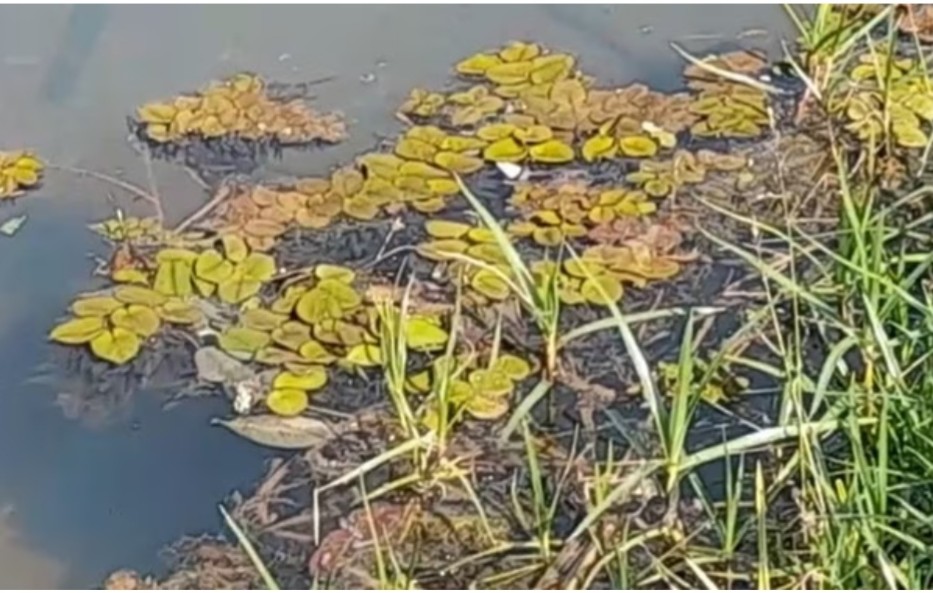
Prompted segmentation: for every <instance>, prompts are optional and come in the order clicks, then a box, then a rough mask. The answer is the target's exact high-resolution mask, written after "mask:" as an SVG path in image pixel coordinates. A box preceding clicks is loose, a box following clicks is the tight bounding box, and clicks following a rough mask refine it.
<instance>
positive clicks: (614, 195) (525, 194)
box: [508, 183, 656, 247]
mask: <svg viewBox="0 0 933 593" xmlns="http://www.w3.org/2000/svg"><path fill="white" fill-rule="evenodd" d="M511 202H512V204H513V205H515V206H517V207H518V209H519V211H520V212H522V214H523V216H524V220H522V221H520V222H515V223H512V224H511V225H509V226H508V230H509V232H510V233H511V234H512V235H514V236H517V237H529V238H531V239H533V240H534V241H535V242H536V243H538V244H539V245H544V246H551V247H553V246H557V245H559V244H560V243H561V242H562V241H564V240H565V239H568V238H578V237H583V236H585V235H586V234H587V232H588V227H591V226H593V225H597V224H602V223H605V222H608V221H610V220H613V219H615V218H617V217H629V216H642V215H645V214H650V213H652V212H654V211H655V209H656V206H655V204H654V203H652V202H651V201H650V200H648V196H647V195H646V193H645V192H643V191H639V190H636V189H627V188H593V187H589V186H588V185H586V184H585V183H563V184H545V185H539V184H532V183H521V184H518V185H517V186H516V187H515V191H514V192H513V194H512V197H511Z"/></svg>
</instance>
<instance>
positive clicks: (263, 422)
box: [211, 414, 336, 449]
mask: <svg viewBox="0 0 933 593" xmlns="http://www.w3.org/2000/svg"><path fill="white" fill-rule="evenodd" d="M211 424H213V425H217V426H223V427H224V428H226V429H228V430H230V431H231V432H233V433H234V434H237V435H240V436H241V437H243V438H246V439H249V440H251V441H253V442H254V443H257V444H259V445H263V446H265V447H272V448H275V449H310V448H312V447H317V446H319V445H322V444H324V443H326V442H327V441H328V440H330V439H331V438H333V437H334V436H336V434H335V432H334V430H333V428H332V427H331V426H330V425H329V424H327V423H325V422H323V421H321V420H316V419H314V418H308V417H307V416H292V417H288V418H286V417H283V416H277V415H274V414H262V415H257V416H244V417H241V418H234V419H232V420H224V419H222V418H214V419H213V420H211Z"/></svg>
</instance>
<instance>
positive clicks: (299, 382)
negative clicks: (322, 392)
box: [272, 366, 327, 391]
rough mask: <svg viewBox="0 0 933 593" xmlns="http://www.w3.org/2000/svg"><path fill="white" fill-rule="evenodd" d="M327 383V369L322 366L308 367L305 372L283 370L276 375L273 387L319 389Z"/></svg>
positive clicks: (304, 389) (305, 389)
mask: <svg viewBox="0 0 933 593" xmlns="http://www.w3.org/2000/svg"><path fill="white" fill-rule="evenodd" d="M326 384H327V371H326V370H324V367H322V366H312V367H308V371H307V372H305V373H293V372H291V371H283V372H281V373H279V374H278V375H276V377H275V380H274V381H273V382H272V387H273V389H298V390H300V391H317V390H318V389H320V388H321V387H324V385H326Z"/></svg>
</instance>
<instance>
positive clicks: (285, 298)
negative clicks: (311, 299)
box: [269, 286, 308, 313]
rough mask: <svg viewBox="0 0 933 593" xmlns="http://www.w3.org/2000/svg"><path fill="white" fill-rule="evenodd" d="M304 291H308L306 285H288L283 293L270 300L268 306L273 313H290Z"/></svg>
mask: <svg viewBox="0 0 933 593" xmlns="http://www.w3.org/2000/svg"><path fill="white" fill-rule="evenodd" d="M306 292H308V289H307V287H304V286H289V287H287V288H286V289H285V293H284V294H282V295H281V296H280V297H279V298H277V299H275V300H274V301H272V304H271V305H270V306H269V308H270V309H272V311H274V312H275V313H291V312H292V311H294V310H295V305H297V304H298V301H299V300H300V299H301V297H303V296H304V294H305V293H306Z"/></svg>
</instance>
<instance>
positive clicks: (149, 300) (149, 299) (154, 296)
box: [113, 285, 168, 307]
mask: <svg viewBox="0 0 933 593" xmlns="http://www.w3.org/2000/svg"><path fill="white" fill-rule="evenodd" d="M113 296H114V297H115V298H116V299H117V300H118V301H120V302H121V303H126V304H127V305H147V306H149V307H158V306H159V305H161V304H163V303H164V302H165V301H167V300H168V297H166V296H165V295H164V294H162V293H160V292H156V291H155V290H152V289H151V288H147V287H145V286H130V285H127V286H118V287H116V288H115V289H114V291H113Z"/></svg>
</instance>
